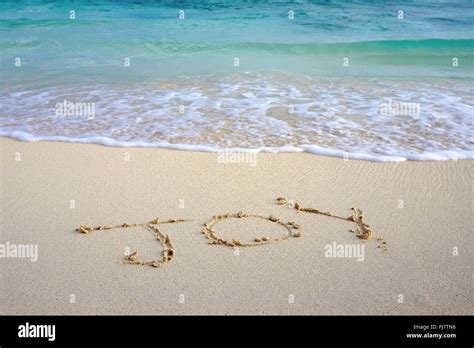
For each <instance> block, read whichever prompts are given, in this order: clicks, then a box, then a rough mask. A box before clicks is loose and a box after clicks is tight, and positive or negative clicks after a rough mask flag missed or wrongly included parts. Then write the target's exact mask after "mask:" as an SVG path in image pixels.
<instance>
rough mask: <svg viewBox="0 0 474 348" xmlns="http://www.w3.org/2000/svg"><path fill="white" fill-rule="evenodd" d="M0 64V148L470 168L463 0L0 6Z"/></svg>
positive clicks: (470, 39)
mask: <svg viewBox="0 0 474 348" xmlns="http://www.w3.org/2000/svg"><path fill="white" fill-rule="evenodd" d="M71 11H72V12H71ZM401 11H402V12H401ZM0 52H1V54H0V74H1V86H0V105H1V108H0V135H3V136H11V137H15V138H18V139H22V140H58V141H72V142H91V143H100V144H104V145H109V146H146V147H170V148H177V149H187V150H201V151H218V150H219V149H223V148H235V149H240V150H245V151H270V152H278V151H288V152H291V151H294V152H300V151H307V152H311V153H316V154H323V155H330V156H340V157H342V156H347V157H349V158H360V159H366V160H374V161H401V160H406V159H410V160H445V159H458V158H459V159H463V158H474V125H473V115H474V98H473V86H474V85H473V81H474V4H473V2H472V1H446V2H444V1H429V2H428V1H427V2H424V1H397V2H383V1H380V2H374V1H309V0H306V1H85V0H84V1H39V0H37V1H2V2H0Z"/></svg>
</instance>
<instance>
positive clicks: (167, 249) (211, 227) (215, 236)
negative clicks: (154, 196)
mask: <svg viewBox="0 0 474 348" xmlns="http://www.w3.org/2000/svg"><path fill="white" fill-rule="evenodd" d="M276 203H277V204H278V205H287V204H288V206H289V207H291V208H294V209H296V210H297V211H299V212H306V213H312V214H319V215H324V216H328V217H331V218H336V219H342V220H346V221H351V222H353V223H355V226H356V229H355V230H352V229H351V230H350V231H351V232H353V233H355V235H356V236H357V237H358V238H360V239H364V240H368V239H371V238H372V236H373V234H374V233H373V230H372V228H371V227H370V225H369V224H367V223H366V222H365V221H364V220H363V215H362V211H361V210H360V209H358V208H351V210H352V215H351V216H349V217H342V216H338V215H335V214H332V213H331V212H325V211H322V210H319V209H315V208H304V207H302V206H301V205H300V204H299V203H297V202H293V201H289V200H288V199H287V198H284V197H279V198H277V200H276ZM246 218H256V219H263V220H268V221H270V222H272V223H274V224H276V225H278V226H279V227H280V228H281V229H282V231H284V233H283V234H282V235H281V236H279V237H277V238H269V237H267V236H256V237H255V238H254V239H253V240H252V241H249V242H242V241H240V240H239V239H231V240H229V239H225V238H223V237H222V236H220V235H219V233H218V232H217V231H216V229H215V228H216V225H218V224H219V222H221V221H223V220H227V219H246ZM186 221H191V220H183V219H178V220H175V219H171V220H165V221H160V220H159V219H158V218H156V219H154V220H152V221H149V222H147V223H140V224H129V223H123V224H121V225H115V226H113V225H106V226H97V227H90V226H87V225H81V226H80V227H79V228H78V229H77V231H78V232H81V233H85V234H87V233H90V232H93V231H108V230H113V229H116V228H134V227H143V228H145V229H147V230H148V231H150V232H151V233H152V234H153V235H154V236H155V238H156V239H157V240H158V242H159V243H160V244H161V245H162V247H163V251H162V253H161V257H160V258H158V259H156V260H148V261H144V260H141V259H140V257H139V254H138V251H135V252H133V253H131V254H129V255H127V257H126V260H125V261H124V263H126V264H132V265H148V266H152V267H155V268H159V267H161V266H162V265H164V264H166V263H168V262H170V261H171V260H172V259H173V258H174V257H175V255H176V251H175V248H174V245H173V244H172V242H171V239H170V237H169V236H168V235H166V234H163V233H162V232H161V231H160V230H159V228H158V226H159V225H161V224H174V223H181V222H186ZM201 233H202V234H203V235H204V236H205V237H206V238H207V239H208V241H209V242H208V244H210V245H223V246H227V247H253V246H260V245H266V244H270V243H276V242H281V241H285V240H287V239H289V238H290V237H295V238H299V237H301V236H302V232H301V225H300V224H298V223H296V222H295V221H288V222H284V221H283V220H282V219H281V218H279V217H276V216H274V215H270V216H263V215H257V214H248V213H244V212H241V211H240V212H238V213H235V214H231V213H226V214H223V215H215V216H213V217H212V219H211V220H210V221H208V222H206V223H204V224H203V228H202V230H201ZM376 240H377V241H378V242H379V243H380V244H379V245H378V248H382V249H383V250H388V248H387V245H386V241H385V240H384V238H383V237H381V236H378V237H376Z"/></svg>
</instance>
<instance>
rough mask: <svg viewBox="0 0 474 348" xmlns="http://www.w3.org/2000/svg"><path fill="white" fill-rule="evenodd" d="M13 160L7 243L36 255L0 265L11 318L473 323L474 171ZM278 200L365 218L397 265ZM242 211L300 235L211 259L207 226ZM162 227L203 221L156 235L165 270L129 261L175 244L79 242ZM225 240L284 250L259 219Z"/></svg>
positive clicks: (151, 156) (419, 165)
mask: <svg viewBox="0 0 474 348" xmlns="http://www.w3.org/2000/svg"><path fill="white" fill-rule="evenodd" d="M0 147H1V181H0V183H1V187H0V193H1V215H0V218H1V235H0V243H3V244H5V243H6V242H9V243H12V244H14V243H16V244H37V245H38V260H37V262H31V261H30V260H29V259H24V258H23V259H20V258H1V259H0V264H1V272H0V284H1V285H0V296H1V297H0V311H1V314H472V313H473V312H474V304H473V303H474V302H473V301H472V299H473V278H472V275H473V267H472V265H473V264H474V257H473V252H472V246H473V245H474V243H473V233H472V232H473V197H474V195H473V178H472V172H473V171H472V165H473V161H472V160H464V161H441V162H403V163H373V162H366V161H355V160H349V161H344V160H342V159H338V158H330V157H321V156H316V155H311V154H305V153H300V154H295V153H289V154H284V153H283V154H259V155H258V156H257V165H256V166H255V167H252V166H250V165H249V164H247V163H240V164H236V163H218V161H217V154H213V153H199V152H186V151H173V150H165V149H140V148H138V149H137V148H133V149H132V148H130V149H129V148H110V147H103V146H97V145H88V144H67V143H52V142H38V143H28V142H19V141H15V140H11V139H6V138H2V139H0ZM127 153H128V155H127ZM128 156H129V161H126V160H125V159H126V158H128ZM15 157H16V158H17V159H18V158H19V157H21V160H20V161H16V160H15ZM280 196H283V197H287V198H290V199H294V200H297V201H298V202H300V203H301V204H302V205H303V206H304V207H313V208H318V209H321V210H325V211H326V210H327V211H331V212H333V213H334V214H338V215H341V216H350V215H351V210H350V208H351V207H358V208H360V209H362V210H363V211H364V220H366V222H368V223H369V224H370V225H371V226H372V228H373V229H374V233H375V236H380V235H382V236H383V237H384V238H385V240H386V241H387V244H386V245H387V249H388V250H383V249H382V248H378V246H380V245H381V242H380V241H377V240H376V239H375V238H372V239H371V240H367V241H364V240H362V239H359V238H357V237H356V236H355V234H354V233H351V232H349V230H350V229H354V227H355V226H354V223H351V222H349V221H345V220H341V219H335V218H331V217H327V216H322V215H315V214H311V213H305V212H298V211H296V210H295V209H292V208H289V207H288V206H286V205H277V204H275V198H277V197H280ZM71 200H74V201H73V202H71ZM71 207H73V208H71ZM238 211H243V212H245V213H249V214H257V215H262V216H269V215H271V214H272V215H274V216H277V217H280V218H281V219H282V220H283V221H285V222H287V221H295V222H297V223H298V224H300V225H301V228H300V231H301V233H302V235H301V237H299V238H294V237H290V238H288V240H283V241H279V242H277V243H271V244H268V245H261V246H254V247H248V248H245V247H241V248H238V249H237V250H238V253H237V252H236V249H233V248H232V247H227V246H223V245H209V244H208V242H209V240H208V239H206V236H205V235H204V234H202V233H201V230H202V226H203V224H204V223H205V222H208V221H210V220H211V219H212V216H214V215H218V214H224V213H227V212H229V213H237V212H238ZM156 217H159V218H160V219H162V220H167V219H191V220H192V221H189V222H180V223H173V224H163V225H158V227H159V230H160V231H161V233H163V234H164V235H168V236H169V238H170V240H171V241H172V243H173V246H174V249H175V255H174V258H173V259H172V260H171V261H170V262H167V263H164V264H162V265H161V267H159V268H154V267H150V266H137V265H130V264H124V263H123V261H124V260H125V256H124V255H125V252H126V251H130V252H133V251H138V252H139V255H140V257H142V258H143V259H144V260H149V259H159V258H161V257H162V251H163V247H162V244H161V243H160V242H159V240H157V239H156V237H155V236H154V234H153V233H151V232H150V231H147V230H146V229H145V228H143V227H136V228H123V229H114V230H106V231H93V232H91V233H88V234H83V233H79V232H77V231H75V229H76V228H78V227H79V226H80V225H81V224H86V225H89V226H98V225H119V224H123V223H145V222H148V221H150V220H152V219H154V218H156ZM214 228H215V230H218V231H219V234H220V235H221V236H223V237H224V238H226V239H232V238H234V239H239V240H240V241H242V242H244V241H246V242H250V241H252V240H253V239H254V238H255V237H267V238H269V239H271V238H273V239H274V238H277V237H278V236H281V235H283V234H285V228H284V226H279V225H278V224H275V223H273V222H271V221H268V220H265V219H258V218H244V219H239V218H229V219H225V220H224V221H220V222H219V223H218V224H217V225H215V226H214ZM333 242H336V243H338V244H364V248H365V249H364V251H365V253H364V260H363V261H357V259H356V258H349V257H346V258H329V257H326V256H325V251H326V250H325V246H326V245H328V244H329V245H332V243H333ZM456 248H457V249H456ZM453 254H458V255H453ZM400 295H402V296H400ZM402 298H403V302H402V303H400V302H401V300H402Z"/></svg>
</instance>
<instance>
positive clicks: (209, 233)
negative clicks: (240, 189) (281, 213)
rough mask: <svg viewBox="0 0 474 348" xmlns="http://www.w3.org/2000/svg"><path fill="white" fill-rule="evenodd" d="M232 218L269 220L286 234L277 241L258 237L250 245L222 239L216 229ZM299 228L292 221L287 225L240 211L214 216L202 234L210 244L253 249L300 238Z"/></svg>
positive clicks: (235, 240)
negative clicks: (222, 222) (219, 224)
mask: <svg viewBox="0 0 474 348" xmlns="http://www.w3.org/2000/svg"><path fill="white" fill-rule="evenodd" d="M232 218H235V219H244V218H258V219H264V220H268V221H271V222H273V223H275V224H277V225H279V226H280V227H282V228H283V229H284V230H285V234H283V235H282V236H281V237H279V238H275V239H270V238H267V237H257V238H255V239H254V241H253V242H250V243H242V242H241V241H240V240H237V239H232V240H227V239H224V238H222V237H220V236H219V235H218V233H217V232H216V231H215V229H214V227H215V225H217V224H218V223H219V222H221V221H223V220H226V219H232ZM299 228H300V226H299V225H298V224H297V223H295V222H292V221H290V222H286V223H285V222H283V221H281V219H280V218H278V217H275V216H273V215H270V216H262V215H256V214H246V213H242V212H241V211H239V212H238V213H235V214H230V213H226V214H224V215H216V216H213V217H212V220H211V221H209V222H207V223H205V224H204V227H203V229H202V233H203V234H204V235H205V236H206V238H207V239H209V241H210V242H209V244H213V245H226V246H229V247H251V246H258V245H264V244H270V243H274V242H279V241H283V240H287V239H288V238H289V237H300V236H301V232H300V231H299Z"/></svg>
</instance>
